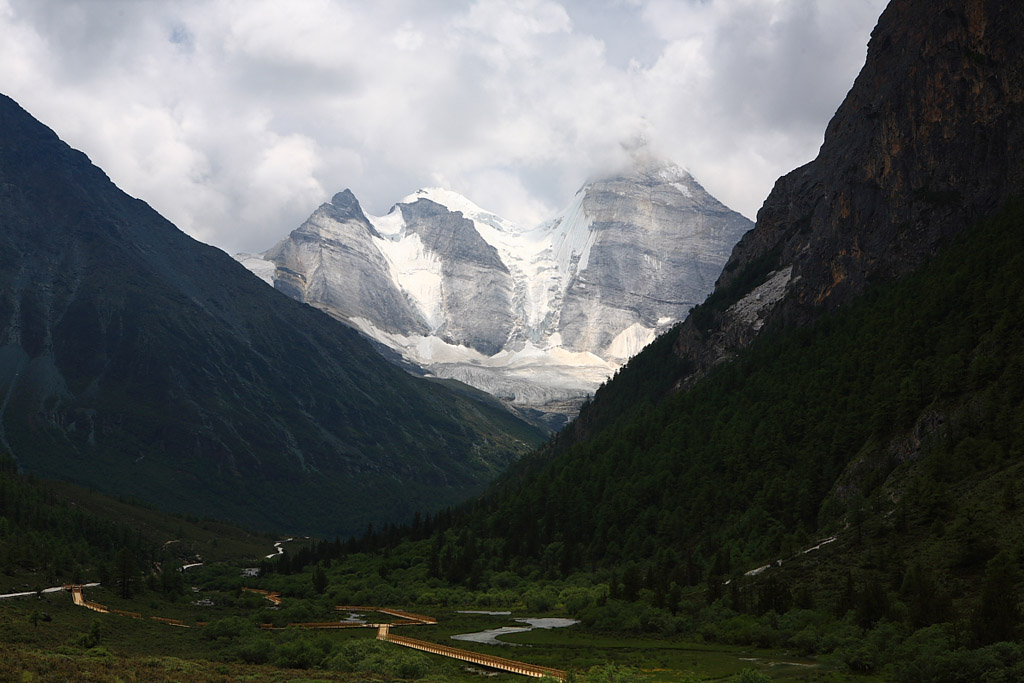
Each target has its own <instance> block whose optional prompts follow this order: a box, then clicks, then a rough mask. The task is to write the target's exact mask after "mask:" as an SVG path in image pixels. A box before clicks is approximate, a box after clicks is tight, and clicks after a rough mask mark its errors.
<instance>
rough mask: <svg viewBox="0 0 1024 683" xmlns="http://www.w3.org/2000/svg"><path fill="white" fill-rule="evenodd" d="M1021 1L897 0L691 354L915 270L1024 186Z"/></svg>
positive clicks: (693, 340)
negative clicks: (812, 154) (813, 154)
mask: <svg viewBox="0 0 1024 683" xmlns="http://www.w3.org/2000/svg"><path fill="white" fill-rule="evenodd" d="M1022 27H1024V5H1021V4H1020V3H1008V2H1002V1H999V0H967V1H966V2H964V1H962V0H957V1H954V0H938V1H935V2H915V1H913V0H894V1H893V2H892V3H891V4H890V5H889V7H888V8H887V9H886V10H885V12H884V13H883V14H882V16H881V18H880V19H879V23H878V26H877V27H876V28H875V31H874V32H873V34H872V37H871V41H870V43H869V46H868V56H867V61H866V63H865V66H864V68H863V70H862V71H861V73H860V75H859V76H858V78H857V80H856V82H855V83H854V85H853V88H852V89H851V90H850V93H849V94H848V95H847V98H846V100H845V101H844V102H843V104H842V105H841V106H840V108H839V110H838V111H837V112H836V115H835V117H834V118H833V119H832V121H831V122H830V123H829V125H828V128H827V130H826V133H825V141H824V144H823V145H822V147H821V150H820V152H819V155H818V157H817V158H816V159H815V160H814V161H812V162H811V163H809V164H807V165H806V166H803V167H801V168H798V169H796V170H795V171H793V172H792V173H790V174H788V175H786V176H784V177H782V178H780V179H779V181H778V182H777V183H776V185H775V188H774V189H773V191H772V193H771V194H770V195H769V197H768V199H767V200H766V201H765V203H764V206H763V207H762V209H761V210H760V212H758V216H757V225H756V227H755V228H754V230H752V231H751V232H749V233H748V234H747V235H745V236H744V238H743V239H742V240H741V241H740V242H739V244H737V246H736V248H735V249H734V251H733V253H732V256H731V257H730V259H729V262H728V263H727V264H726V266H725V269H724V271H723V273H722V276H721V277H720V278H719V281H718V283H717V285H716V288H715V293H714V294H713V295H712V297H711V299H710V300H709V302H708V305H707V306H705V307H702V310H698V311H697V312H696V314H695V315H694V316H691V319H690V320H688V321H687V323H686V324H685V325H684V326H683V328H682V330H681V332H680V334H679V338H678V341H677V351H678V353H679V354H680V355H682V356H684V357H687V358H690V359H692V360H693V361H695V362H696V365H697V367H698V368H706V367H708V366H710V365H712V364H714V363H716V362H718V361H720V360H722V359H723V358H727V357H729V356H731V354H732V353H733V352H734V351H735V350H737V349H739V348H741V347H743V346H745V345H747V344H748V343H749V342H750V341H751V340H752V339H754V338H755V337H756V336H757V334H758V333H759V331H760V330H761V329H762V327H763V326H765V325H766V324H770V323H773V322H780V323H787V322H796V323H800V322H804V321H807V320H810V319H813V318H814V317H816V316H817V315H819V314H820V313H821V312H822V311H826V310H829V309H831V308H834V307H835V306H839V305H841V304H843V303H844V302H846V301H848V300H850V299H851V298H852V297H854V296H856V295H857V294H859V293H861V292H863V291H864V290H865V288H867V287H868V286H869V284H870V283H871V282H873V281H876V280H885V279H891V278H897V277H899V276H901V275H903V274H905V273H908V272H910V271H913V270H914V269H916V268H917V267H918V266H919V265H920V264H921V263H922V262H923V261H924V260H925V259H926V258H928V257H929V256H930V255H931V254H933V253H934V252H935V250H936V249H937V248H938V247H939V246H941V245H943V244H946V243H948V242H949V241H950V240H951V238H952V237H953V236H954V235H956V234H957V233H958V232H960V231H961V230H963V229H964V227H965V226H967V225H968V224H970V223H971V222H972V221H973V220H975V219H977V218H979V217H981V216H985V215H987V214H990V213H992V212H993V211H994V210H996V209H997V208H998V207H999V206H1000V205H1002V204H1003V203H1004V202H1005V201H1006V199H1007V198H1008V197H1011V196H1014V195H1019V194H1021V193H1022V192H1024V155H1022V153H1021V152H1022V151H1024V149H1022V147H1024V31H1022Z"/></svg>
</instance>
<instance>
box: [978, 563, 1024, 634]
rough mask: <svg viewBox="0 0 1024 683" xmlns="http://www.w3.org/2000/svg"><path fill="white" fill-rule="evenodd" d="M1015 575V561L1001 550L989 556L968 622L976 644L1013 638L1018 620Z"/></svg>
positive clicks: (1017, 627) (1018, 571) (1018, 576)
mask: <svg viewBox="0 0 1024 683" xmlns="http://www.w3.org/2000/svg"><path fill="white" fill-rule="evenodd" d="M1019 578H1020V570H1019V568H1018V567H1017V563H1016V562H1015V561H1014V559H1013V557H1011V555H1010V554H1009V553H1007V552H1006V551H1005V550H1004V551H1002V552H1000V553H999V554H998V555H996V556H995V557H993V558H992V559H991V560H989V562H988V564H987V565H986V567H985V579H984V581H983V582H982V586H981V601H980V604H979V605H978V609H977V610H976V611H975V613H974V619H973V620H972V623H971V631H972V634H973V636H974V641H975V643H976V644H977V645H978V646H983V645H990V644H992V643H998V642H1002V641H1012V640H1014V639H1015V638H1016V636H1017V632H1018V630H1019V627H1020V622H1021V613H1020V606H1019V605H1018V601H1019V599H1020V598H1019V596H1018V594H1017V581H1018V579H1019Z"/></svg>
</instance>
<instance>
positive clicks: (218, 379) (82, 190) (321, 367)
mask: <svg viewBox="0 0 1024 683" xmlns="http://www.w3.org/2000/svg"><path fill="white" fill-rule="evenodd" d="M0 131H2V132H0V283H2V286H0V447H2V448H4V449H6V450H9V451H10V452H11V453H12V454H13V455H14V456H15V457H16V458H17V460H18V462H19V464H20V466H21V467H22V468H24V469H25V470H27V471H30V472H34V473H37V474H39V475H42V476H45V477H53V478H61V479H67V480H71V481H75V482H78V483H82V484H86V485H90V486H94V487H96V488H97V489H99V490H101V491H104V492H107V493H112V494H116V495H125V496H134V497H137V498H139V499H142V500H144V501H148V502H150V503H154V504H156V505H158V506H161V507H163V508H165V509H168V510H173V511H178V512H187V513H191V514H194V515H197V516H202V515H209V516H216V517H222V518H227V519H231V520H234V521H236V522H240V523H243V524H245V525H247V526H250V527H255V528H259V529H281V530H287V531H290V532H303V531H307V532H317V533H321V534H332V535H333V534H346V533H351V532H355V531H358V530H361V529H363V528H365V526H366V524H367V523H368V522H371V521H372V522H376V523H381V522H384V521H388V520H399V519H404V518H406V517H409V516H411V514H412V512H413V511H415V510H421V509H427V508H437V507H440V506H444V505H448V504H451V503H453V502H455V501H458V500H461V499H463V498H465V497H466V496H469V495H471V494H472V493H474V492H476V491H478V490H480V488H481V487H482V486H483V485H484V484H485V482H487V481H488V480H489V479H490V478H491V477H493V476H494V475H495V474H496V473H497V472H498V471H500V470H501V469H503V468H504V467H505V466H506V465H507V464H508V463H509V462H511V461H512V460H514V459H515V457H516V456H517V454H520V453H522V452H525V451H526V450H528V449H529V447H530V446H531V445H533V444H534V443H536V442H537V440H538V439H539V437H540V435H539V432H537V431H536V430H535V429H533V428H531V427H529V426H527V425H525V424H524V423H522V422H520V421H518V420H517V419H515V418H514V417H512V416H511V415H510V414H509V413H508V412H507V411H506V410H505V409H504V408H503V407H502V406H500V405H499V404H497V402H496V401H490V402H487V401H481V400H479V398H478V397H471V396H469V395H468V394H466V393H465V392H463V393H454V392H452V391H449V390H447V389H446V388H444V387H442V386H440V385H439V384H438V383H436V382H432V381H425V380H421V379H417V378H413V377H411V376H410V375H408V374H407V373H405V372H403V371H401V370H399V369H398V368H397V367H395V366H394V365H392V364H390V363H388V362H386V361H384V360H383V359H382V358H381V357H380V356H379V355H378V354H377V353H376V352H375V351H374V350H373V349H372V348H371V347H370V346H369V344H368V343H367V342H366V341H365V339H363V338H362V337H361V336H360V335H359V334H357V333H356V332H355V331H353V330H352V329H350V328H349V327H347V326H345V325H342V324H340V323H338V322H337V321H335V320H333V319H331V318H330V317H329V316H325V315H323V314H322V313H321V312H320V311H317V310H315V309H313V308H310V307H308V306H304V305H302V304H299V303H297V302H295V301H293V300H291V299H289V298H288V297H285V296H281V295H280V294H279V293H277V292H274V291H272V290H270V289H269V288H267V287H266V286H264V285H263V283H261V282H260V281H259V280H257V279H256V278H254V277H252V275H251V274H250V273H249V272H247V271H246V270H245V269H244V268H242V267H241V266H240V265H239V264H238V263H237V262H235V261H234V260H233V259H231V258H230V257H229V256H227V255H226V254H224V253H222V252H221V251H219V250H217V249H215V248H212V247H209V246H206V245H203V244H200V243H198V242H196V241H194V240H192V239H191V238H189V237H188V236H186V235H185V234H184V233H182V232H180V231H179V230H177V229H176V228H175V227H174V226H173V225H171V224H170V223H169V222H167V221H166V220H165V219H163V218H162V217H161V216H160V215H158V214H157V213H156V212H155V211H153V210H152V209H151V208H150V207H149V206H147V205H146V204H145V203H143V202H142V201H139V200H136V199H133V198H131V197H129V196H127V195H125V194H124V193H123V192H121V191H120V190H118V189H117V188H116V187H115V186H114V185H113V184H112V183H111V182H110V180H109V179H108V178H107V177H106V176H105V175H104V174H103V172H102V171H101V170H100V169H98V168H96V167H95V166H93V165H92V164H91V163H89V160H88V159H87V158H86V157H85V155H83V154H81V153H80V152H77V151H75V150H72V149H71V148H69V147H68V146H67V145H65V144H64V143H63V142H61V141H60V140H59V139H58V138H57V136H56V135H55V134H54V133H53V132H52V131H50V130H49V129H47V128H46V127H45V126H43V125H42V124H40V123H39V122H37V121H35V120H34V119H33V118H32V117H31V116H29V115H28V114H27V113H26V112H24V111H23V110H22V109H21V108H20V107H18V105H17V104H16V103H15V102H13V101H12V100H10V99H9V98H6V97H2V98H0Z"/></svg>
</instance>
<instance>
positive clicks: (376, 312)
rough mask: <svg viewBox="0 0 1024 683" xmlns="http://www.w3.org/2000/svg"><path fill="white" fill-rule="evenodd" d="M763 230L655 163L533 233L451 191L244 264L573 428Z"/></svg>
mask: <svg viewBox="0 0 1024 683" xmlns="http://www.w3.org/2000/svg"><path fill="white" fill-rule="evenodd" d="M750 225H751V224H750V221H748V220H747V219H745V218H743V217H742V216H740V215H739V214H737V213H736V212H734V211H731V210H729V209H728V208H726V207H725V206H723V205H722V204H721V203H720V202H718V201H717V200H716V199H715V198H714V197H712V196H711V195H709V194H708V193H707V192H706V191H705V190H704V188H702V187H701V186H700V184H699V183H697V181H696V180H694V179H693V177H692V176H691V175H690V174H689V173H688V172H687V171H685V170H684V169H682V168H680V167H678V166H675V165H673V164H668V163H664V162H659V161H655V160H652V159H650V158H649V157H644V158H638V159H637V160H635V166H634V167H633V168H632V169H631V170H630V171H629V172H626V173H622V174H620V175H616V176H614V177H610V178H606V179H603V180H599V181H596V182H592V183H589V184H587V185H585V186H584V187H583V188H581V189H580V191H579V192H578V193H577V194H576V196H575V197H574V198H573V200H572V202H571V203H570V204H569V206H568V208H567V209H566V210H564V211H563V212H561V213H560V214H559V215H557V216H556V217H555V218H553V219H552V220H549V221H547V222H545V223H544V224H542V225H540V226H538V227H535V228H532V229H524V228H522V227H520V226H517V225H514V224H513V223H511V222H509V221H506V220H504V219H502V218H500V217H498V216H496V215H494V214H492V213H489V212H487V211H485V210H483V209H481V208H480V207H478V206H476V205H475V204H473V203H472V202H470V201H469V200H467V199H466V198H465V197H462V196H460V195H458V194H456V193H454V192H450V191H446V190H442V189H436V188H434V189H426V190H420V191H418V192H416V193H414V194H412V195H410V196H409V197H406V198H405V199H403V200H402V201H400V202H399V203H398V204H396V205H395V206H394V207H393V208H392V209H391V211H390V212H389V213H388V214H387V215H386V216H381V217H375V216H365V215H364V214H363V212H362V210H361V209H360V208H359V206H358V203H357V202H356V201H355V198H354V197H353V196H352V194H351V193H350V192H348V191H347V190H346V191H345V192H343V193H340V194H339V195H337V196H336V197H335V198H334V200H333V201H332V203H331V204H325V205H324V206H322V207H320V209H318V210H317V211H316V212H315V213H314V214H313V216H311V217H310V219H309V220H308V221H306V223H305V224H303V225H302V226H301V227H300V228H299V229H298V230H296V231H294V232H293V233H292V234H291V235H290V236H289V237H288V238H286V239H285V240H283V241H282V242H281V243H279V244H278V245H276V246H275V247H274V248H273V249H270V250H269V251H267V252H266V253H264V254H262V255H259V256H252V255H240V256H239V257H238V258H239V260H241V261H242V262H243V263H244V264H245V265H246V267H248V268H249V269H250V270H252V271H253V272H255V273H256V274H258V275H260V276H261V277H263V278H264V279H265V280H266V281H267V282H269V283H271V284H273V285H274V286H275V287H276V288H278V289H279V290H281V291H283V292H285V293H286V294H288V295H290V296H292V297H294V298H297V299H299V300H301V301H305V302H307V303H310V304H312V305H314V306H318V307H320V308H322V309H324V310H325V311H327V312H328V313H330V314H331V315H333V316H335V317H337V318H339V319H341V320H343V321H345V322H348V323H349V324H351V325H353V326H355V327H357V328H358V329H360V330H361V331H363V332H364V333H365V334H367V335H368V336H370V337H372V338H374V339H376V340H377V341H379V342H381V343H383V344H385V345H386V346H388V347H390V348H392V349H395V350H397V351H399V352H400V353H401V354H402V355H403V356H404V357H405V358H406V359H407V360H409V361H411V362H413V363H415V364H417V365H419V366H420V367H422V368H424V369H426V370H427V371H428V372H429V373H432V374H435V375H438V376H440V377H446V378H452V379H458V380H460V381H462V382H465V383H467V384H470V385H472V386H475V387H477V388H480V389H483V390H485V391H488V392H490V393H492V394H494V395H495V396H498V397H499V398H502V399H504V400H506V401H509V402H512V403H515V404H517V405H519V406H522V407H528V408H533V409H539V410H541V411H543V412H548V413H556V414H558V415H562V416H564V415H571V414H574V413H575V411H576V410H577V408H578V405H579V404H580V403H581V402H582V400H583V399H584V398H585V397H586V396H587V395H588V394H590V393H592V392H593V391H594V390H595V389H596V388H597V386H598V385H599V384H600V383H601V382H603V381H604V380H606V379H607V378H608V377H609V376H610V375H611V374H612V373H613V372H614V371H615V370H616V369H617V368H618V367H619V366H620V365H621V364H622V363H624V362H625V361H626V360H627V359H629V358H630V357H631V356H632V355H634V354H635V353H637V352H638V351H639V350H640V349H641V348H643V346H644V345H646V344H647V343H649V342H650V341H651V340H652V339H654V338H655V337H656V336H657V335H658V334H660V333H662V332H664V331H666V330H668V329H669V327H670V326H671V325H673V324H675V323H677V322H678V321H679V320H681V319H682V318H683V317H684V316H685V315H686V313H687V311H689V309H690V308H691V307H692V306H694V305H695V304H697V303H699V302H701V301H702V300H703V299H704V297H705V296H706V295H707V294H708V292H709V291H710V290H711V287H712V284H713V283H714V281H715V279H716V278H717V277H718V275H719V273H720V272H721V269H722V266H723V265H724V264H725V261H726V258H727V256H728V254H729V252H730V250H731V249H732V247H733V245H734V244H735V243H736V241H737V240H738V239H739V238H740V236H741V235H742V234H743V233H744V232H745V231H746V230H748V229H749V228H750Z"/></svg>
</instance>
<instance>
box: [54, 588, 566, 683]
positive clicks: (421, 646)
mask: <svg viewBox="0 0 1024 683" xmlns="http://www.w3.org/2000/svg"><path fill="white" fill-rule="evenodd" d="M64 589H65V590H68V591H70V592H71V598H72V600H74V602H75V604H76V605H79V606H80V607H86V608H88V609H91V610H93V611H96V612H102V613H111V612H112V613H115V614H120V615H122V616H126V617H131V618H134V619H141V618H142V615H141V614H138V613H137V612H126V611H124V610H117V609H110V608H108V607H107V606H106V605H101V604H100V603H98V602H92V601H91V600H86V599H85V596H84V595H83V594H82V586H81V585H79V584H74V585H72V584H69V585H66V586H64ZM242 590H245V591H249V592H251V593H258V594H260V595H262V596H263V597H264V598H266V599H267V600H269V601H270V602H272V603H274V604H275V605H280V604H281V594H280V593H276V592H272V591H265V590H261V589H259V588H243V589H242ZM335 609H336V610H341V611H346V610H347V611H352V612H379V613H381V614H387V615H389V616H392V617H396V618H397V619H398V621H394V622H391V623H389V624H359V623H349V622H341V621H324V622H310V623H295V624H288V628H312V629H320V628H330V629H333V628H376V629H377V640H382V641H384V642H388V643H394V644H395V645H401V646H402V647H408V648H412V649H414V650H420V651H422V652H428V653H430V654H434V655H440V656H442V657H448V658H450V659H458V660H460V661H463V662H469V663H471V664H478V665H480V666H486V667H490V668H492V669H498V670H499V671H508V672H510V673H514V674H520V675H522V676H530V677H532V678H543V677H545V676H547V677H550V678H555V679H558V680H560V681H562V680H565V672H564V671H561V670H559V669H552V668H551V667H547V666H537V665H535V664H527V663H526V662H517V661H515V660H513V659H506V658H504V657H495V656H493V655H486V654H482V653H480V652H473V651H471V650H460V649H459V648H455V647H448V646H447V645H439V644H437V643H431V642H429V641H426V640H417V639H415V638H406V637H404V636H396V635H394V634H392V633H391V629H392V628H393V627H395V626H417V625H426V624H436V623H437V619H434V618H433V617H428V616H424V615H422V614H414V613H413V612H406V611H404V610H399V609H391V608H387V607H368V606H364V605H338V606H337V607H335ZM150 619H152V620H153V621H159V622H161V623H164V624H168V625H169V626H178V627H179V628H190V626H189V625H188V624H186V623H185V622H183V621H182V620H181V619H171V618H168V617H150ZM196 625H197V626H200V624H196ZM202 625H205V624H202ZM260 628H263V629H272V628H274V627H273V625H272V624H260Z"/></svg>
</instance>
